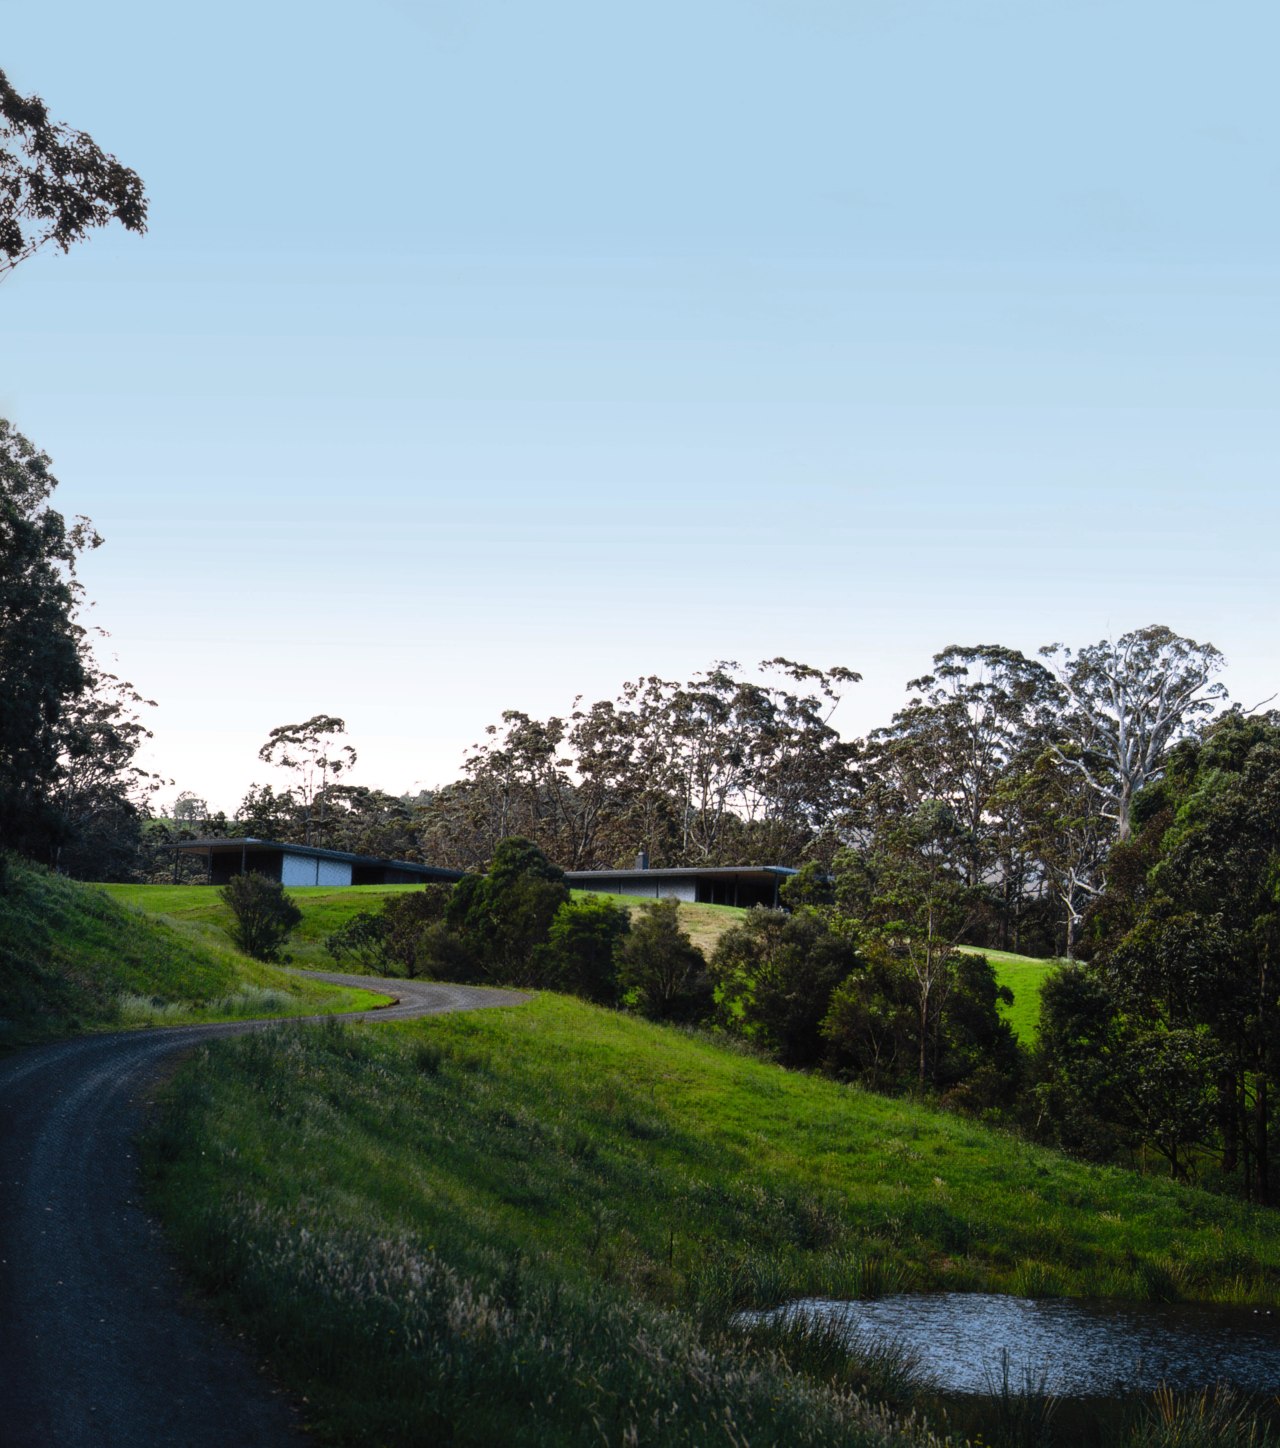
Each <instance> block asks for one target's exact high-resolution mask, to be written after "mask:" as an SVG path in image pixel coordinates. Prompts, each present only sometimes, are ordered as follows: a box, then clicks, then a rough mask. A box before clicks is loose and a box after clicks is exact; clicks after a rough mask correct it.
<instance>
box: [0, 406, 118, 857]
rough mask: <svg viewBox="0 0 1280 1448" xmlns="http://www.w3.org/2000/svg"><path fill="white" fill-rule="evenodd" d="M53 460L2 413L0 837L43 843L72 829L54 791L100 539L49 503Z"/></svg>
mask: <svg viewBox="0 0 1280 1448" xmlns="http://www.w3.org/2000/svg"><path fill="white" fill-rule="evenodd" d="M49 469H50V462H49V459H48V457H46V456H45V454H44V453H41V452H38V451H37V450H36V449H35V447H33V446H32V444H31V443H30V442H28V441H27V439H26V438H25V437H23V436H22V434H21V433H19V432H17V431H15V430H14V429H13V428H12V427H11V426H10V425H9V423H7V422H6V421H4V419H2V418H0V698H2V699H3V701H4V706H3V709H0V838H2V839H3V840H4V841H5V842H6V844H7V845H9V847H10V848H15V849H19V850H22V851H23V852H24V853H28V854H34V853H45V852H47V850H48V848H49V846H50V843H51V842H54V841H57V840H59V839H60V838H62V837H64V836H65V829H64V827H63V824H62V821H61V820H60V818H59V816H58V813H57V810H56V807H55V805H54V803H53V800H52V798H51V794H52V790H53V788H54V785H55V783H56V780H57V778H58V768H59V765H58V762H59V756H60V755H61V752H62V723H63V720H64V718H65V716H66V714H67V711H68V709H69V708H70V706H71V704H72V702H73V701H74V700H76V699H77V698H78V697H79V696H80V695H81V694H82V693H83V692H84V690H85V687H86V685H87V682H88V680H87V677H86V671H85V662H84V658H83V656H82V652H81V637H82V635H81V630H80V628H79V626H78V625H77V623H76V619H75V612H76V607H77V604H78V603H79V600H80V596H81V588H80V585H79V583H78V582H77V580H76V577H75V565H76V559H77V557H78V556H79V554H80V553H81V552H83V551H84V550H85V549H89V548H96V547H97V546H98V544H99V543H100V542H101V540H100V539H99V537H98V535H97V534H96V533H95V532H94V531H93V529H92V527H91V526H90V524H89V523H88V521H87V520H86V519H83V518H79V519H76V520H75V522H74V523H73V524H72V525H71V526H70V527H68V525H67V524H66V522H65V521H64V520H63V517H62V515H61V514H60V513H58V512H56V511H55V510H54V509H53V508H52V507H50V506H49V498H50V495H51V494H52V492H53V490H54V488H55V487H56V486H57V480H56V479H55V478H54V476H53V474H52V473H51V472H50V470H49Z"/></svg>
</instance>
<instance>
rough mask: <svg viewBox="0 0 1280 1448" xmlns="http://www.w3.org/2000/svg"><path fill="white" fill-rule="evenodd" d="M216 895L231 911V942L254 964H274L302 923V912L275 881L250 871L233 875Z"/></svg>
mask: <svg viewBox="0 0 1280 1448" xmlns="http://www.w3.org/2000/svg"><path fill="white" fill-rule="evenodd" d="M218 893H219V894H220V895H221V896H222V898H223V900H225V901H226V903H227V905H228V907H229V908H230V910H231V914H232V917H233V920H234V924H233V925H232V927H231V938H232V940H234V941H235V943H236V944H237V945H238V946H239V947H240V949H241V950H243V951H244V953H245V954H246V955H251V956H252V957H253V958H254V960H275V959H276V958H277V957H278V956H279V953H280V947H281V946H282V945H283V944H284V943H285V941H286V940H287V939H288V938H289V935H290V933H291V932H292V930H293V928H294V926H295V925H297V924H298V923H299V922H300V921H301V920H302V911H301V910H299V909H298V907H297V906H296V905H295V904H294V903H293V901H292V900H291V899H290V898H289V897H288V895H286V894H285V892H284V886H283V885H281V884H280V882H279V881H278V880H268V879H267V877H266V876H265V875H259V874H256V873H254V872H253V871H252V870H249V871H246V872H245V873H244V874H243V875H233V876H232V877H231V879H230V880H228V881H227V883H226V884H225V885H224V886H223V887H222V889H221V890H219V891H218Z"/></svg>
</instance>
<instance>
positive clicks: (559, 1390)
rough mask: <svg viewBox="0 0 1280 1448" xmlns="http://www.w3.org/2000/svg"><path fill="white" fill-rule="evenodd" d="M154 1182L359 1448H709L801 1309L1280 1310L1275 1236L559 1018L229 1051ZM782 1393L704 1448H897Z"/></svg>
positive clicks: (781, 1077)
mask: <svg viewBox="0 0 1280 1448" xmlns="http://www.w3.org/2000/svg"><path fill="white" fill-rule="evenodd" d="M148 1159H149V1161H150V1163H151V1169H152V1171H153V1173H154V1180H155V1184H156V1201H157V1203H158V1204H159V1207H160V1209H161V1211H162V1214H163V1215H164V1217H165V1219H166V1221H167V1222H168V1223H169V1224H170V1225H171V1227H172V1228H173V1230H174V1232H175V1233H176V1235H177V1236H178V1238H179V1240H180V1241H181V1243H182V1245H183V1248H184V1250H185V1252H186V1254H187V1257H188V1260H189V1261H190V1262H191V1263H192V1265H193V1268H194V1270H196V1271H197V1273H198V1274H199V1275H200V1276H201V1277H202V1279H203V1281H204V1282H205V1284H206V1285H207V1286H209V1287H210V1288H212V1289H213V1290H214V1291H216V1292H218V1293H220V1294H221V1295H222V1296H223V1300H224V1305H226V1306H228V1307H229V1310H231V1311H232V1312H233V1313H234V1314H236V1315H237V1316H238V1318H239V1319H240V1320H241V1321H242V1322H243V1323H245V1324H246V1325H247V1326H248V1327H249V1329H250V1330H251V1331H253V1332H254V1333H255V1334H257V1336H258V1337H259V1339H260V1341H262V1342H263V1343H266V1344H275V1345H277V1346H276V1349H275V1350H276V1352H277V1353H278V1355H279V1365H280V1367H281V1370H282V1371H283V1372H284V1374H285V1376H286V1379H287V1380H288V1381H290V1382H291V1383H292V1384H293V1386H294V1387H295V1388H297V1389H298V1390H300V1391H302V1392H304V1393H305V1394H306V1395H307V1396H308V1397H309V1398H310V1400H311V1402H312V1403H313V1404H314V1405H316V1411H317V1414H318V1416H319V1418H320V1420H321V1423H322V1426H325V1428H326V1431H327V1432H328V1433H330V1434H331V1435H332V1436H334V1437H335V1438H336V1439H337V1440H338V1441H343V1442H371V1443H374V1442H376V1443H406V1444H407V1443H413V1442H419V1441H424V1439H426V1438H427V1437H429V1435H430V1434H431V1433H433V1432H434V1433H436V1434H438V1435H439V1437H440V1440H441V1441H452V1442H457V1443H477V1444H479V1443H485V1442H499V1441H500V1442H512V1443H517V1442H527V1443H531V1444H542V1443H561V1442H563V1443H578V1442H582V1443H586V1442H626V1441H630V1440H628V1438H627V1437H626V1433H627V1431H628V1430H629V1428H631V1427H634V1426H635V1424H636V1423H644V1424H647V1425H649V1426H648V1427H646V1428H645V1430H644V1431H643V1432H641V1434H640V1441H642V1442H655V1443H656V1442H663V1443H665V1442H673V1443H674V1442H681V1443H683V1442H695V1441H704V1439H702V1438H700V1437H698V1436H697V1435H696V1434H694V1435H690V1436H688V1437H684V1436H681V1432H682V1431H684V1430H685V1429H687V1428H688V1426H689V1421H690V1419H689V1418H688V1417H687V1416H686V1417H683V1418H682V1417H681V1415H682V1414H684V1415H688V1414H693V1415H694V1419H695V1420H696V1418H697V1411H696V1410H694V1409H693V1408H691V1406H690V1402H689V1394H690V1392H691V1391H693V1389H692V1388H691V1383H693V1384H695V1386H696V1384H697V1383H699V1382H700V1383H702V1385H703V1386H702V1388H701V1389H700V1391H702V1392H703V1393H704V1398H703V1400H702V1401H703V1402H704V1404H705V1406H706V1409H707V1411H708V1412H710V1411H712V1409H713V1408H714V1409H715V1411H720V1407H719V1406H717V1405H723V1404H724V1403H726V1402H727V1401H728V1399H726V1397H725V1395H723V1394H721V1393H720V1392H719V1389H718V1388H717V1386H716V1384H717V1382H718V1381H719V1380H720V1379H721V1378H722V1377H725V1378H726V1379H727V1378H728V1377H732V1376H733V1374H734V1373H737V1374H738V1377H737V1378H734V1381H735V1382H739V1383H740V1382H741V1380H742V1374H743V1373H746V1374H747V1375H748V1376H749V1375H750V1374H749V1372H748V1370H747V1369H746V1368H743V1367H742V1365H741V1363H740V1362H739V1361H738V1359H736V1358H735V1357H734V1352H735V1349H734V1348H733V1346H732V1342H731V1341H730V1337H731V1336H732V1335H730V1337H726V1327H727V1324H728V1322H729V1319H730V1317H731V1315H732V1314H733V1313H734V1312H736V1311H737V1310H740V1309H743V1308H749V1307H763V1306H768V1305H771V1304H774V1303H777V1302H780V1301H784V1300H786V1299H788V1298H790V1297H792V1296H795V1295H802V1294H811V1293H812V1294H821V1295H832V1296H837V1297H841V1296H857V1295H866V1294H875V1293H878V1292H884V1291H893V1290H898V1289H912V1288H916V1289H939V1290H941V1289H951V1290H973V1291H977V1290H995V1291H1009V1292H1016V1293H1022V1294H1031V1295H1054V1294H1079V1295H1086V1296H1105V1297H1128V1298H1134V1299H1146V1300H1150V1299H1156V1298H1172V1297H1178V1296H1184V1297H1188V1298H1198V1299H1210V1300H1222V1301H1231V1302H1253V1303H1258V1304H1267V1305H1271V1304H1276V1303H1280V1219H1278V1218H1277V1217H1276V1215H1275V1214H1274V1213H1267V1212H1262V1211H1259V1210H1254V1209H1250V1208H1248V1207H1245V1206H1242V1205H1240V1204H1237V1203H1233V1202H1230V1201H1227V1200H1224V1199H1222V1198H1218V1197H1214V1196H1210V1195H1208V1194H1207V1193H1202V1192H1198V1191H1195V1190H1193V1189H1190V1188H1184V1187H1179V1186H1177V1185H1175V1184H1173V1183H1170V1182H1168V1181H1165V1180H1161V1179H1155V1178H1145V1177H1140V1176H1137V1175H1136V1174H1134V1173H1130V1172H1125V1171H1121V1170H1111V1169H1099V1168H1092V1167H1088V1166H1085V1165H1082V1164H1080V1163H1076V1162H1072V1161H1069V1160H1067V1159H1065V1158H1063V1157H1061V1156H1058V1155H1056V1154H1054V1153H1052V1152H1049V1151H1045V1150H1042V1149H1038V1148H1035V1147H1032V1146H1030V1145H1028V1144H1027V1143H1025V1142H1023V1141H1020V1140H1018V1139H1016V1138H1014V1137H1012V1136H1009V1135H1005V1134H1002V1133H998V1132H993V1131H991V1130H988V1129H985V1128H983V1127H980V1126H978V1125H976V1124H974V1123H972V1122H968V1121H964V1120H961V1119H958V1118H956V1117H954V1116H949V1115H946V1114H943V1113H938V1112H933V1111H929V1110H926V1109H923V1108H921V1107H919V1106H915V1105H913V1104H911V1103H909V1102H905V1101H891V1100H888V1099H885V1098H882V1097H877V1096H874V1095H871V1094H869V1093H865V1092H861V1091H858V1090H856V1089H853V1088H849V1087H844V1086H840V1085H838V1084H836V1083H833V1082H830V1081H826V1080H823V1079H820V1078H816V1077H808V1076H802V1075H798V1074H795V1073H789V1072H785V1071H783V1070H781V1069H779V1068H777V1067H774V1066H770V1065H767V1064H765V1063H762V1062H759V1061H756V1060H753V1059H750V1058H748V1057H745V1056H743V1055H740V1054H737V1053H736V1052H733V1051H731V1050H727V1049H724V1048H723V1047H719V1046H716V1045H713V1044H710V1043H709V1042H707V1041H706V1040H704V1039H702V1038H699V1037H696V1036H691V1035H688V1034H684V1033H681V1032H677V1031H674V1030H670V1029H664V1028H660V1027H657V1026H653V1025H649V1024H647V1023H645V1022H642V1021H638V1020H636V1019H633V1018H630V1017H626V1016H622V1015H619V1014H617V1013H614V1012H610V1011H605V1010H600V1009H596V1008H593V1007H590V1006H587V1005H585V1004H582V1003H580V1002H576V1001H572V1000H569V999H566V998H563V997H557V996H550V995H544V996H541V997H539V998H538V999H537V1000H536V1001H535V1002H534V1003H533V1004H531V1005H528V1006H524V1007H520V1008H516V1009H508V1010H495V1011H486V1012H478V1013H475V1014H473V1015H462V1016H455V1017H441V1018H435V1019H432V1020H429V1021H421V1022H414V1023H412V1024H409V1025H404V1026H399V1025H395V1026H391V1025H388V1026H386V1027H381V1028H374V1027H368V1026H359V1025H357V1026H349V1027H347V1026H343V1027H339V1026H337V1024H336V1023H335V1028H334V1029H333V1030H320V1031H309V1032H306V1033H299V1032H296V1031H291V1030H289V1029H288V1028H284V1029H283V1030H282V1031H281V1032H273V1033H270V1034H269V1035H268V1036H265V1037H263V1036H256V1037H253V1038H251V1039H246V1040H244V1041H237V1042H233V1043H228V1044H227V1045H225V1046H224V1045H222V1044H218V1045H217V1046H214V1047H212V1048H211V1049H210V1051H209V1052H207V1053H206V1054H205V1055H204V1056H203V1058H202V1059H200V1060H198V1061H197V1062H195V1063H193V1064H192V1065H191V1066H190V1067H189V1068H187V1069H185V1070H184V1072H183V1073H182V1075H181V1076H180V1077H179V1078H178V1080H177V1082H176V1083H175V1087H174V1090H173V1095H172V1098H171V1104H170V1107H169V1109H168V1111H167V1114H166V1117H165V1119H164V1121H163V1122H162V1124H161V1125H160V1126H159V1128H158V1130H157V1132H156V1134H155V1136H154V1137H153V1138H152V1141H151V1143H150V1147H149V1156H148ZM619 1352H621V1353H622V1355H623V1359H624V1360H623V1361H621V1362H619V1361H615V1358H616V1357H617V1354H618V1353H619ZM699 1354H702V1357H699ZM790 1360H791V1359H788V1361H790ZM699 1361H700V1362H702V1369H701V1373H702V1376H701V1378H699V1377H698V1374H697V1372H696V1371H695V1368H694V1366H693V1365H694V1364H695V1363H697V1362H699ZM735 1363H737V1366H736V1367H735V1366H734V1364H735ZM849 1371H850V1372H854V1373H856V1372H858V1371H864V1372H866V1371H872V1370H868V1369H865V1367H864V1368H858V1367H857V1366H856V1365H854V1366H853V1367H851V1368H850V1369H849ZM759 1372H760V1377H759V1379H758V1380H759V1381H760V1382H762V1383H764V1384H766V1390H765V1397H766V1398H768V1399H769V1400H771V1406H770V1407H769V1409H768V1411H765V1407H764V1403H763V1402H762V1401H761V1400H760V1399H759V1398H758V1397H752V1395H751V1394H750V1393H745V1392H744V1393H741V1394H739V1396H738V1397H737V1398H736V1399H734V1411H738V1412H740V1415H741V1416H740V1417H739V1418H738V1419H737V1423H738V1429H739V1436H738V1437H737V1438H717V1437H715V1436H714V1435H711V1434H708V1435H707V1438H706V1439H705V1441H736V1442H750V1443H753V1444H756V1443H779V1444H781V1443H787V1442H810V1441H812V1442H831V1443H836V1442H841V1443H843V1442H849V1443H854V1442H866V1443H880V1442H885V1441H889V1440H888V1439H886V1438H883V1437H876V1436H870V1437H866V1436H857V1435H855V1434H854V1433H853V1432H852V1430H851V1429H848V1428H847V1427H846V1428H845V1429H843V1430H841V1431H839V1432H837V1431H836V1430H835V1429H834V1428H833V1427H832V1423H833V1421H835V1420H834V1419H833V1418H832V1416H831V1415H832V1413H835V1414H836V1418H837V1419H839V1418H840V1413H839V1412H837V1411H836V1409H835V1408H833V1407H832V1404H831V1402H830V1401H828V1399H827V1398H826V1397H824V1396H823V1393H816V1396H815V1392H816V1390H813V1391H811V1387H812V1385H810V1387H805V1386H804V1385H803V1384H802V1383H800V1382H799V1380H795V1379H794V1378H793V1376H792V1375H791V1374H790V1373H788V1372H785V1371H783V1370H782V1369H781V1368H779V1367H778V1366H777V1364H775V1365H774V1367H773V1368H770V1369H769V1370H768V1372H765V1370H764V1369H763V1368H761V1369H760V1370H759ZM845 1385H846V1386H848V1385H849V1384H848V1383H846V1384H845ZM853 1385H854V1386H857V1384H856V1383H854V1384H853ZM869 1386H870V1387H872V1388H874V1384H873V1383H871V1384H869ZM825 1391H826V1390H825V1389H824V1392H825ZM806 1395H807V1396H806ZM728 1398H730V1399H732V1398H733V1394H732V1393H730V1394H729V1395H728ZM668 1404H671V1405H678V1407H679V1412H678V1413H675V1416H672V1415H671V1413H669V1412H668V1407H667V1405H668ZM673 1411H674V1406H673ZM840 1411H841V1412H843V1411H844V1410H843V1409H842V1410H840ZM495 1415H497V1416H495ZM677 1419H679V1421H677ZM840 1421H844V1419H840ZM858 1431H859V1432H861V1431H862V1429H859V1430H858ZM868 1431H870V1430H868ZM877 1431H878V1430H877ZM898 1441H914V1440H898Z"/></svg>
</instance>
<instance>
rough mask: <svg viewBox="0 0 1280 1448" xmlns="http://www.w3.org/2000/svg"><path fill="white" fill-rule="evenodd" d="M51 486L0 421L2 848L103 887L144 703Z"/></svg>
mask: <svg viewBox="0 0 1280 1448" xmlns="http://www.w3.org/2000/svg"><path fill="white" fill-rule="evenodd" d="M2 79H3V78H2V77H0V81H2ZM56 486H57V480H56V479H55V478H54V476H53V474H52V472H51V471H50V462H49V459H48V458H47V457H46V456H45V455H44V454H43V453H41V452H38V451H37V450H36V448H35V447H33V446H32V444H31V443H30V442H28V441H27V439H26V438H24V437H23V436H22V435H21V433H19V432H17V431H16V430H15V429H13V428H12V427H11V426H10V425H9V424H8V423H7V422H5V421H4V420H3V419H0V839H3V840H4V842H5V844H6V845H7V846H8V847H9V848H11V849H17V850H19V851H21V852H22V853H24V854H26V855H28V856H29V857H31V858H37V859H41V860H43V861H45V862H47V863H49V864H58V865H59V866H60V867H61V868H63V869H66V870H67V871H68V872H70V873H74V874H78V875H86V876H91V877H99V878H101V877H104V876H110V875H121V874H125V873H128V872H129V870H130V868H131V866H132V862H133V857H134V855H135V853H136V848H137V840H138V828H139V820H140V818H141V815H142V811H143V808H144V805H145V798H146V795H147V793H148V792H149V789H150V786H151V783H152V781H151V780H150V777H149V776H147V775H146V774H144V773H143V771H141V770H139V769H138V768H136V766H135V765H134V763H133V760H134V756H135V753H136V751H137V749H138V746H139V745H140V744H141V742H142V741H143V740H144V739H145V738H148V737H149V735H148V733H147V731H146V729H144V728H143V726H142V724H141V723H140V722H139V719H138V716H137V712H136V711H137V706H140V705H142V704H145V703H146V702H147V701H145V700H143V699H141V698H140V697H139V696H138V694H137V693H136V692H135V691H134V689H133V688H132V686H131V685H129V684H128V683H126V682H125V681H123V680H121V679H118V678H116V677H115V676H114V675H112V674H107V673H105V672H103V671H102V670H101V669H100V668H99V667H98V666H97V664H96V662H95V661H94V659H93V656H92V652H91V650H90V647H89V641H88V634H87V633H86V631H85V629H84V628H83V627H82V626H81V625H80V623H79V621H78V617H77V613H78V609H79V607H80V605H81V603H82V601H83V590H82V588H81V585H80V583H79V581H78V579H77V577H76V563H77V560H78V558H79V557H80V555H81V554H82V553H84V552H85V551H86V550H89V549H93V548H96V547H97V546H98V545H99V543H100V542H101V539H100V538H99V537H98V535H97V533H96V532H94V529H93V527H92V525H91V524H90V523H89V521H88V520H87V519H86V518H76V519H75V520H74V521H73V522H72V523H71V524H69V525H68V523H67V522H66V520H65V519H64V518H63V516H62V514H61V513H59V512H57V511H56V510H55V509H54V508H53V507H52V506H51V505H50V498H51V495H52V493H53V490H54V489H55V488H56Z"/></svg>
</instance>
